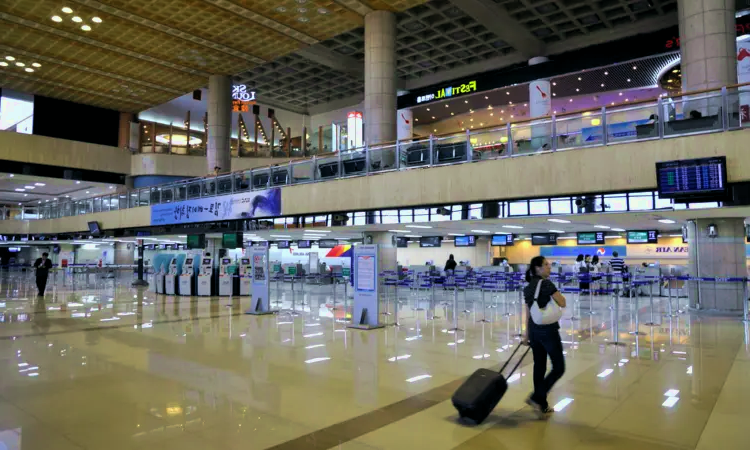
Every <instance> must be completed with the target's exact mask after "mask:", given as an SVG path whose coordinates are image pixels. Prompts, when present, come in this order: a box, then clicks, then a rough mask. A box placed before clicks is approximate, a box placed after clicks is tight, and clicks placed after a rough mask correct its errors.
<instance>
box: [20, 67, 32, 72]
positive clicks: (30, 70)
mask: <svg viewBox="0 0 750 450" xmlns="http://www.w3.org/2000/svg"><path fill="white" fill-rule="evenodd" d="M23 70H25V71H26V72H29V73H32V72H33V71H34V69H32V68H31V67H27V68H25V69H23Z"/></svg>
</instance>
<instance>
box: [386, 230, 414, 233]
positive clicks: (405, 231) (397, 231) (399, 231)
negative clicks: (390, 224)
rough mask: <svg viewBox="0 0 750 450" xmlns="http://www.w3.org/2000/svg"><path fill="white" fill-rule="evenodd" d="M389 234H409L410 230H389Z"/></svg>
mask: <svg viewBox="0 0 750 450" xmlns="http://www.w3.org/2000/svg"><path fill="white" fill-rule="evenodd" d="M388 232H389V233H408V232H409V231H408V230H388Z"/></svg>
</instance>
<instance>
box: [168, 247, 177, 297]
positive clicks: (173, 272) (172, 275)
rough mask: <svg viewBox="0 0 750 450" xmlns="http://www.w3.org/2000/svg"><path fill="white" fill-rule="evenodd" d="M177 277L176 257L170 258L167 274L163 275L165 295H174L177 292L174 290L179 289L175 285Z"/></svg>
mask: <svg viewBox="0 0 750 450" xmlns="http://www.w3.org/2000/svg"><path fill="white" fill-rule="evenodd" d="M178 275H179V266H178V264H177V257H176V256H175V257H174V258H172V261H171V262H170V263H169V272H167V274H166V275H164V293H165V294H167V295H175V294H176V293H177V292H176V291H175V288H179V286H178V285H177V276H178Z"/></svg>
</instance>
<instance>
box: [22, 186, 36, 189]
mask: <svg viewBox="0 0 750 450" xmlns="http://www.w3.org/2000/svg"><path fill="white" fill-rule="evenodd" d="M24 188H26V189H36V186H24Z"/></svg>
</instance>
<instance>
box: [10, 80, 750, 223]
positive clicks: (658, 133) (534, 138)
mask: <svg viewBox="0 0 750 450" xmlns="http://www.w3.org/2000/svg"><path fill="white" fill-rule="evenodd" d="M749 85H750V84H744V85H736V86H731V87H724V88H721V89H717V90H708V91H700V92H690V93H685V94H680V95H676V96H671V97H669V96H665V97H660V98H658V99H651V100H644V101H639V102H630V103H623V104H619V105H612V106H610V107H602V108H600V109H596V110H588V111H577V112H572V113H565V114H560V115H553V116H551V117H546V118H538V119H534V120H530V121H524V122H517V123H507V124H504V125H499V126H489V127H484V128H479V129H476V130H474V129H472V128H471V127H469V128H468V129H465V130H463V131H462V132H460V133H455V134H449V135H431V136H429V137H427V138H418V139H413V140H410V141H400V142H395V143H389V144H380V145H374V146H369V147H363V148H358V149H353V150H347V151H343V152H336V153H325V154H320V155H317V156H313V157H312V158H305V159H300V160H293V161H291V162H289V163H287V164H283V165H274V166H270V167H262V168H256V169H252V170H245V171H240V172H234V173H229V174H226V175H220V176H217V177H206V178H194V179H188V180H182V181H179V182H175V183H169V184H164V185H158V186H153V187H148V188H142V189H134V190H131V191H126V192H118V193H113V194H111V195H105V196H99V197H93V198H86V199H77V200H74V199H70V200H62V201H53V202H48V203H42V204H39V205H36V206H23V207H4V208H2V210H1V211H0V213H1V214H2V218H3V219H21V220H33V219H55V218H59V217H66V216H73V215H78V214H90V213H97V212H103V211H116V210H120V209H126V208H135V207H139V206H148V205H155V204H161V203H170V202H177V201H181V200H189V199H195V198H201V197H211V196H217V195H227V194H233V193H239V192H246V191H250V190H262V189H268V188H271V187H281V186H292V185H298V184H304V183H317V182H326V181H330V180H336V179H341V178H348V177H357V176H367V175H371V174H376V173H384V172H390V171H402V170H410V169H415V168H424V167H435V166H448V165H452V164H464V163H471V162H479V161H486V160H495V159H502V158H513V157H518V156H524V155H533V154H540V153H549V152H557V151H563V150H573V149H577V148H587V147H598V146H607V145H613V144H620V143H627V142H636V141H648V140H657V139H668V138H673V137H680V136H687V135H693V134H706V133H715V132H728V131H733V130H739V129H743V128H747V127H748V126H750V118H749V117H748V108H750V106H749V105H750V87H748V86H749ZM696 112H697V113H696Z"/></svg>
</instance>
